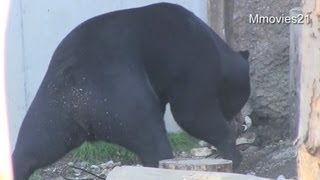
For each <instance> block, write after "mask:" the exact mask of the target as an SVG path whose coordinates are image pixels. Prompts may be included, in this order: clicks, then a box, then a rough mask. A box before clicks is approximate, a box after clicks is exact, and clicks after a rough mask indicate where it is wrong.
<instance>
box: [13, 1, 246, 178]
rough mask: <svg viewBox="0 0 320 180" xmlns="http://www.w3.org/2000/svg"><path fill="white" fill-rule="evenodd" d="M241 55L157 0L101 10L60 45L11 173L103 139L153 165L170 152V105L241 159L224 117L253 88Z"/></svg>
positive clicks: (178, 117)
mask: <svg viewBox="0 0 320 180" xmlns="http://www.w3.org/2000/svg"><path fill="white" fill-rule="evenodd" d="M247 56H248V54H247V52H242V53H238V52H234V51H233V50H232V49H231V48H230V47H229V46H228V45H226V44H225V43H224V41H223V40H222V39H220V38H219V36H218V35H217V34H216V33H215V32H213V31H212V30H211V29H210V28H209V27H208V26H207V25H206V24H205V23H204V22H202V21H201V20H200V19H199V18H198V17H196V16H195V15H194V14H193V13H191V12H190V11H188V10H186V9H185V8H183V7H181V6H179V5H174V4H169V3H159V4H153V5H149V6H145V7H140V8H134V9H127V10H121V11H115V12H111V13H106V14H103V15H100V16H97V17H94V18H92V19H89V20H87V21H85V22H83V23H82V24H80V25H79V26H78V27H76V28H75V29H74V30H72V31H71V32H70V33H69V34H68V35H67V36H66V37H65V38H64V39H63V40H62V42H61V43H60V44H59V46H58V47H57V49H56V50H55V52H54V54H53V56H52V59H51V62H50V64H49V67H48V70H47V72H46V75H45V77H44V79H43V81H42V83H41V85H40V88H39V90H38V92H37V94H36V96H35V98H34V100H33V102H32V104H31V106H30V108H29V109H28V112H27V114H26V116H25V118H24V120H23V123H22V126H21V128H20V132H19V135H18V140H17V144H16V147H15V150H14V152H13V155H12V159H13V164H14V175H15V179H16V180H26V179H27V178H28V177H29V176H30V175H31V174H32V173H33V172H34V170H35V169H37V168H40V167H43V166H46V165H48V164H51V163H53V162H54V161H56V160H58V159H59V158H61V157H62V156H63V155H65V154H66V153H67V152H69V151H70V150H72V149H74V148H76V147H78V146H80V145H81V144H82V143H83V142H84V141H95V140H102V141H105V142H110V143H114V144H117V145H120V146H123V147H125V148H127V149H129V150H131V151H132V152H134V153H136V154H137V155H138V156H139V158H140V159H141V162H142V164H143V165H144V166H150V167H157V166H158V162H159V160H162V159H168V158H172V157H173V154H172V151H171V147H170V144H169V141H168V138H167V135H166V130H165V125H164V121H163V116H164V111H165V106H166V104H167V103H170V105H171V109H172V113H173V116H174V119H175V121H177V123H178V124H179V125H180V126H181V127H182V128H183V129H184V130H185V131H186V132H187V133H189V134H190V135H192V136H194V137H196V138H199V139H202V140H205V141H207V142H209V143H211V144H212V145H214V146H216V147H217V148H218V149H219V150H220V151H221V152H222V154H223V156H224V157H225V158H227V159H231V160H233V161H234V163H235V165H237V164H239V162H240V153H239V152H238V151H237V149H236V146H235V138H236V137H235V135H234V134H235V132H234V130H232V129H231V128H230V126H229V123H228V121H230V120H231V119H232V118H233V117H234V116H235V115H236V114H237V113H238V112H239V111H240V109H241V108H242V106H243V105H244V104H245V103H246V101H247V99H248V97H249V94H250V83H249V64H248V60H247V59H246V58H248V57H247Z"/></svg>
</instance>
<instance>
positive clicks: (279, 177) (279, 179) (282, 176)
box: [277, 175, 286, 180]
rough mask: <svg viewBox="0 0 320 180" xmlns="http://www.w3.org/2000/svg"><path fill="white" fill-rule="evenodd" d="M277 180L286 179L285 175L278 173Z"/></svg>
mask: <svg viewBox="0 0 320 180" xmlns="http://www.w3.org/2000/svg"><path fill="white" fill-rule="evenodd" d="M277 180H286V177H284V175H280V176H278V177H277Z"/></svg>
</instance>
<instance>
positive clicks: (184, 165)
mask: <svg viewBox="0 0 320 180" xmlns="http://www.w3.org/2000/svg"><path fill="white" fill-rule="evenodd" d="M159 167H160V168H164V169H175V170H192V171H210V172H232V161H230V160H225V159H210V158H206V159H168V160H162V161H160V164H159Z"/></svg>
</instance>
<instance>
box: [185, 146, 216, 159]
mask: <svg viewBox="0 0 320 180" xmlns="http://www.w3.org/2000/svg"><path fill="white" fill-rule="evenodd" d="M190 153H191V155H192V156H195V157H206V156H210V155H212V153H213V151H212V149H209V148H208V147H203V148H193V149H191V151H190Z"/></svg>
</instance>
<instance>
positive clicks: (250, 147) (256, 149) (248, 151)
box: [245, 146, 259, 153]
mask: <svg viewBox="0 0 320 180" xmlns="http://www.w3.org/2000/svg"><path fill="white" fill-rule="evenodd" d="M245 151H246V152H247V153H254V152H257V151H259V147H257V146H249V147H248V148H247V149H246V150H245Z"/></svg>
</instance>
